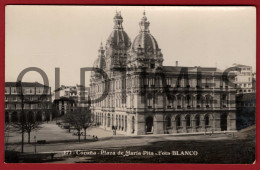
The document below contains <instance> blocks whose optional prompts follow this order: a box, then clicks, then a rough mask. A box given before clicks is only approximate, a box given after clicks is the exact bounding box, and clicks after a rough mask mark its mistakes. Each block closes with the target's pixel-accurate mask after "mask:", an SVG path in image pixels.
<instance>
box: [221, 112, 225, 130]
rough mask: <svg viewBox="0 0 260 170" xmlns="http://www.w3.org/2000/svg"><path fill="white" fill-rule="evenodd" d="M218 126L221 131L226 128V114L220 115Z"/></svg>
mask: <svg viewBox="0 0 260 170" xmlns="http://www.w3.org/2000/svg"><path fill="white" fill-rule="evenodd" d="M220 127H221V131H224V130H227V114H226V113H224V114H222V115H221V117H220Z"/></svg>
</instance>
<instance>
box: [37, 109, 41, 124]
mask: <svg viewBox="0 0 260 170" xmlns="http://www.w3.org/2000/svg"><path fill="white" fill-rule="evenodd" d="M36 121H38V122H41V121H42V112H41V111H39V112H37V114H36Z"/></svg>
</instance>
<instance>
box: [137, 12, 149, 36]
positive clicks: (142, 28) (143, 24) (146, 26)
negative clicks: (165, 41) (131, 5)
mask: <svg viewBox="0 0 260 170" xmlns="http://www.w3.org/2000/svg"><path fill="white" fill-rule="evenodd" d="M149 25H150V22H149V21H147V17H146V15H145V11H144V12H143V18H142V20H141V21H140V22H139V26H140V32H150V31H149Z"/></svg>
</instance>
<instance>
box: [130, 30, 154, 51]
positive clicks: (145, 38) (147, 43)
mask: <svg viewBox="0 0 260 170" xmlns="http://www.w3.org/2000/svg"><path fill="white" fill-rule="evenodd" d="M138 48H143V49H144V51H156V50H158V49H159V47H158V43H157V41H156V39H155V38H154V37H153V36H152V35H151V34H150V33H149V32H140V33H139V34H138V35H137V36H136V38H135V39H134V42H133V45H132V50H137V49H138Z"/></svg>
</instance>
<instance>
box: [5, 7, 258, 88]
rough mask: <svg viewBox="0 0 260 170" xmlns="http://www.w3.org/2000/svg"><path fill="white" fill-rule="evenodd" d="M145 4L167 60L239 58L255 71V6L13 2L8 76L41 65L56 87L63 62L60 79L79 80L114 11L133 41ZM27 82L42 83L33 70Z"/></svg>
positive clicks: (194, 62) (223, 64) (197, 62)
mask: <svg viewBox="0 0 260 170" xmlns="http://www.w3.org/2000/svg"><path fill="white" fill-rule="evenodd" d="M144 9H145V11H146V16H147V18H148V20H149V21H150V32H151V34H152V35H153V36H154V37H155V38H156V40H157V42H158V44H159V48H161V50H162V53H163V56H164V65H169V66H170V65H175V61H179V65H180V66H202V67H215V66H217V67H218V68H220V69H225V68H227V67H230V66H232V64H233V63H239V64H245V65H250V66H253V70H255V65H256V64H255V63H256V9H255V8H254V7H164V6H161V7H143V6H139V7H135V6H132V7H126V6H47V5H46V6H32V5H30V6H26V5H19V6H18V5H16V6H15V5H9V6H7V7H6V55H5V71H6V72H5V76H6V77H5V79H6V81H16V79H17V76H18V74H19V73H20V72H21V71H22V70H23V69H25V68H27V67H39V68H41V69H42V70H44V71H45V72H46V74H47V76H48V78H49V82H50V85H51V86H52V87H53V88H54V82H55V81H54V75H55V72H54V70H55V67H59V68H60V71H61V75H60V77H61V84H64V85H75V84H79V82H80V80H79V79H80V74H79V73H80V68H81V67H91V66H92V65H93V62H94V60H95V59H96V58H97V50H98V48H99V46H100V43H101V42H103V44H104V43H105V42H106V40H107V38H108V37H109V35H110V33H111V32H112V30H113V25H114V24H113V17H114V15H115V11H116V10H117V11H121V13H122V16H123V18H124V22H123V27H124V30H125V31H126V33H127V34H128V35H129V37H130V39H131V40H132V41H133V40H134V38H135V36H136V35H137V34H138V32H139V25H138V22H139V21H140V19H141V18H142V13H143V11H144ZM86 79H87V81H86V83H88V77H87V78H86ZM23 81H31V82H35V81H38V82H42V78H41V77H40V76H39V75H38V73H33V72H31V73H28V74H27V75H26V76H25V77H24V79H23Z"/></svg>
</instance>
